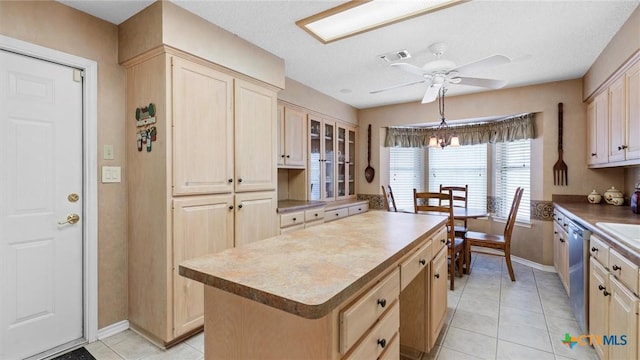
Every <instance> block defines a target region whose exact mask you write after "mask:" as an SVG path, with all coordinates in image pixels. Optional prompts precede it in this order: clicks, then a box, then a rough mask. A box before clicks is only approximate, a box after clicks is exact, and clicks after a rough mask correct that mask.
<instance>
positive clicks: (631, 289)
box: [589, 236, 640, 360]
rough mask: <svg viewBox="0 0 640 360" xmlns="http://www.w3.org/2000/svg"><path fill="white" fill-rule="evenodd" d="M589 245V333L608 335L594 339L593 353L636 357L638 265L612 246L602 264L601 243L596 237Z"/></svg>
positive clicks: (604, 358)
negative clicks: (605, 337)
mask: <svg viewBox="0 0 640 360" xmlns="http://www.w3.org/2000/svg"><path fill="white" fill-rule="evenodd" d="M590 246H591V248H590V252H591V254H592V256H591V259H590V265H591V266H590V270H589V272H590V275H589V333H590V334H593V335H602V336H607V337H608V338H607V339H606V341H605V339H603V338H602V337H600V338H599V339H595V341H594V343H593V345H594V348H595V350H596V353H597V354H598V357H599V358H600V359H601V360H608V359H637V358H638V355H639V354H638V327H639V326H640V324H639V320H638V316H639V315H638V307H639V306H640V299H638V276H639V275H638V266H637V265H635V264H634V263H633V262H631V261H629V260H628V259H627V258H625V257H624V256H622V255H621V254H620V253H618V252H617V251H615V250H614V249H609V250H608V259H606V263H603V262H604V260H605V258H604V257H603V256H602V254H601V253H600V251H601V250H602V248H603V244H602V241H601V240H599V239H598V238H597V237H595V236H592V237H591V244H590ZM594 254H596V255H597V257H596V256H594ZM607 264H608V266H607Z"/></svg>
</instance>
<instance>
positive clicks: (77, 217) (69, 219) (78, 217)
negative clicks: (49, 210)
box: [58, 214, 80, 225]
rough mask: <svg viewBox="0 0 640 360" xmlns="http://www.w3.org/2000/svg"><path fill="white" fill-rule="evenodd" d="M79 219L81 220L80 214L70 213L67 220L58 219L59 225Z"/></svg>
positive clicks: (73, 222)
mask: <svg viewBox="0 0 640 360" xmlns="http://www.w3.org/2000/svg"><path fill="white" fill-rule="evenodd" d="M78 221H80V216H79V215H78V214H70V215H69V216H67V221H58V225H64V224H75V223H77V222H78Z"/></svg>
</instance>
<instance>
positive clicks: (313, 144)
mask: <svg viewBox="0 0 640 360" xmlns="http://www.w3.org/2000/svg"><path fill="white" fill-rule="evenodd" d="M321 127H322V121H321V120H320V119H316V118H311V117H309V167H308V171H309V200H320V199H321V198H322V194H321V191H320V180H321V179H322V167H321V166H320V165H321V164H322V159H321V154H322V149H321V147H322V142H321V141H320V132H321Z"/></svg>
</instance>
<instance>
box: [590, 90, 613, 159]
mask: <svg viewBox="0 0 640 360" xmlns="http://www.w3.org/2000/svg"><path fill="white" fill-rule="evenodd" d="M608 126H609V93H608V92H604V93H602V94H600V95H598V96H597V97H596V98H595V100H593V102H592V103H590V104H589V105H588V106H587V134H588V135H587V136H588V137H589V142H588V145H589V149H588V150H589V151H588V153H587V164H589V165H597V164H606V163H607V162H608V161H609V158H608V157H607V148H608V140H609V131H608Z"/></svg>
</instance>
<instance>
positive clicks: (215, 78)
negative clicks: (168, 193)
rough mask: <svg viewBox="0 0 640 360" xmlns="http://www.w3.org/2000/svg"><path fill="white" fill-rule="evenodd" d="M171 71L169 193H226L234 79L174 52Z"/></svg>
mask: <svg viewBox="0 0 640 360" xmlns="http://www.w3.org/2000/svg"><path fill="white" fill-rule="evenodd" d="M171 71H172V82H173V84H172V85H173V86H172V96H173V99H172V100H173V101H172V104H173V146H172V148H173V194H174V195H187V194H210V193H225V192H231V191H232V190H233V184H232V183H230V182H229V179H231V178H233V140H232V139H233V108H232V99H233V97H232V96H233V93H232V91H233V78H232V77H231V76H229V75H226V74H223V73H220V72H218V71H215V70H213V69H210V68H208V67H205V66H202V65H198V64H194V63H191V62H189V61H187V60H184V59H180V58H177V57H173V58H172V70H171ZM159 121H164V119H160V120H159ZM162 145H163V144H154V146H155V147H157V148H158V150H157V151H161V149H162V148H161V146H162ZM165 146H166V145H165Z"/></svg>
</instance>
